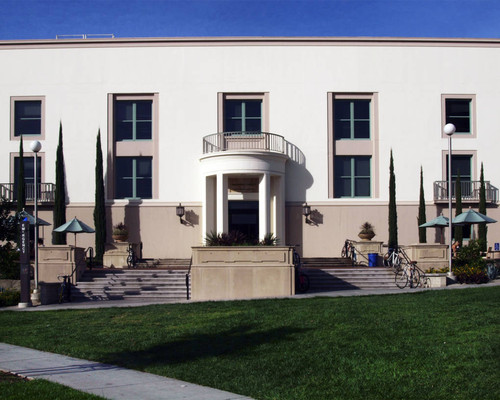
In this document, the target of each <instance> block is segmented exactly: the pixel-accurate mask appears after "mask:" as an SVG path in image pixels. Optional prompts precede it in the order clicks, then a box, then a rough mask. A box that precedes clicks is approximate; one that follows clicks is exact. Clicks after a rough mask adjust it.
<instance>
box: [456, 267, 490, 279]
mask: <svg viewBox="0 0 500 400" xmlns="http://www.w3.org/2000/svg"><path fill="white" fill-rule="evenodd" d="M453 273H454V274H455V276H456V278H457V281H458V282H460V283H486V282H488V281H489V278H488V272H487V270H486V267H485V266H484V265H477V264H471V265H469V264H466V265H463V266H460V267H456V268H454V269H453Z"/></svg>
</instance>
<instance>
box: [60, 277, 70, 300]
mask: <svg viewBox="0 0 500 400" xmlns="http://www.w3.org/2000/svg"><path fill="white" fill-rule="evenodd" d="M70 277H71V275H57V280H59V281H60V280H61V278H63V281H62V282H61V286H60V287H59V292H58V302H59V304H61V303H62V302H64V301H68V302H71V282H70V280H69V279H70Z"/></svg>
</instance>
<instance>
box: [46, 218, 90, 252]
mask: <svg viewBox="0 0 500 400" xmlns="http://www.w3.org/2000/svg"><path fill="white" fill-rule="evenodd" d="M54 232H70V233H74V234H75V247H76V234H77V233H94V232H95V231H94V229H93V228H91V227H90V226H88V225H87V224H85V223H83V222H82V221H80V220H78V219H77V218H76V217H75V218H73V219H72V220H71V221H69V222H66V223H65V224H63V225H61V226H58V227H57V228H55V229H54Z"/></svg>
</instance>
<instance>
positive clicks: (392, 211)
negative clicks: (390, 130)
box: [388, 149, 398, 249]
mask: <svg viewBox="0 0 500 400" xmlns="http://www.w3.org/2000/svg"><path fill="white" fill-rule="evenodd" d="M388 245H389V249H395V248H396V247H398V214H397V210H396V176H395V175H394V159H393V157H392V149H391V159H390V163H389V242H388Z"/></svg>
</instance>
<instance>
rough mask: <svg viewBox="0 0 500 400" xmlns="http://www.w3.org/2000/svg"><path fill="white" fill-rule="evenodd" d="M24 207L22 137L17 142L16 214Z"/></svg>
mask: <svg viewBox="0 0 500 400" xmlns="http://www.w3.org/2000/svg"><path fill="white" fill-rule="evenodd" d="M25 207H26V186H25V183H24V152H23V136H22V135H21V139H20V141H19V170H18V172H17V212H21V211H23V210H24V208H25Z"/></svg>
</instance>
